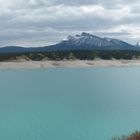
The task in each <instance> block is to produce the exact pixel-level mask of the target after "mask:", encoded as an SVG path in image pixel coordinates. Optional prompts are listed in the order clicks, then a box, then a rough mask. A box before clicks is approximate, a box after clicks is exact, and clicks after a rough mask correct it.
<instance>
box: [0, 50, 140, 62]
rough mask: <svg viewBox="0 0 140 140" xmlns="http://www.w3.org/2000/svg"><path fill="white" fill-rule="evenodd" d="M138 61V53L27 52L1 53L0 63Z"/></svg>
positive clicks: (139, 55) (139, 53) (139, 52)
mask: <svg viewBox="0 0 140 140" xmlns="http://www.w3.org/2000/svg"><path fill="white" fill-rule="evenodd" d="M97 58H100V59H104V60H111V59H128V60H130V59H139V58H140V51H84V50H83V51H58V52H35V53H33V52H29V53H1V54H0V61H14V60H15V61H17V60H27V61H29V60H33V61H42V60H57V61H59V60H65V59H67V60H76V59H79V60H94V59H97Z"/></svg>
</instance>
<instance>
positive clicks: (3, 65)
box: [0, 60, 140, 69]
mask: <svg viewBox="0 0 140 140" xmlns="http://www.w3.org/2000/svg"><path fill="white" fill-rule="evenodd" d="M109 66H112V67H113V66H114V67H122V66H140V60H94V61H89V60H64V61H23V62H0V69H32V68H82V67H109Z"/></svg>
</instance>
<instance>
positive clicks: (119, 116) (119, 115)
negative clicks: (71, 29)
mask: <svg viewBox="0 0 140 140" xmlns="http://www.w3.org/2000/svg"><path fill="white" fill-rule="evenodd" d="M135 130H140V67H129V68H127V67H123V68H119V67H117V68H115V67H114V68H113V67H108V68H107V67H106V68H99V67H96V68H75V69H67V68H62V69H61V68H60V69H59V68H56V69H38V70H37V69H36V70H11V71H10V70H6V71H0V140H111V139H112V137H114V136H121V135H123V134H129V133H131V132H133V131H135Z"/></svg>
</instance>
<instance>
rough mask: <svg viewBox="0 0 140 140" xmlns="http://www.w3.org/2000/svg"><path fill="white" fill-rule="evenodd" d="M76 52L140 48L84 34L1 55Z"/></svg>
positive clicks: (12, 49) (5, 50) (9, 48)
mask: <svg viewBox="0 0 140 140" xmlns="http://www.w3.org/2000/svg"><path fill="white" fill-rule="evenodd" d="M74 50H106V51H107V50H108V51H109V50H119V51H121V50H133V51H140V48H139V47H136V46H134V45H131V44H129V43H127V42H125V41H122V40H119V39H114V38H106V37H104V38H101V37H98V36H95V35H92V34H90V33H86V32H83V33H81V34H80V35H79V34H76V35H74V36H72V35H69V36H68V37H67V39H66V40H62V41H61V42H59V43H57V44H55V45H50V46H44V47H28V48H26V47H22V46H6V47H2V48H0V53H25V52H51V51H74Z"/></svg>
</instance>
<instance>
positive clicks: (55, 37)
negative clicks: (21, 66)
mask: <svg viewBox="0 0 140 140" xmlns="http://www.w3.org/2000/svg"><path fill="white" fill-rule="evenodd" d="M0 3H1V4H0V21H1V22H0V46H5V45H24V46H44V45H47V44H53V43H56V42H58V41H60V40H61V39H63V38H64V37H66V36H67V35H69V34H74V33H80V32H82V31H86V32H91V33H93V34H97V35H101V36H103V35H106V36H109V37H116V38H120V39H125V40H127V41H129V42H131V43H135V42H136V41H139V40H140V37H139V35H140V34H139V32H140V26H139V23H140V20H139V19H140V10H139V6H140V1H138V0H134V1H132V0H131V1H130V0H112V1H107V0H71V1H66V0H12V1H11V0H0Z"/></svg>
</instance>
